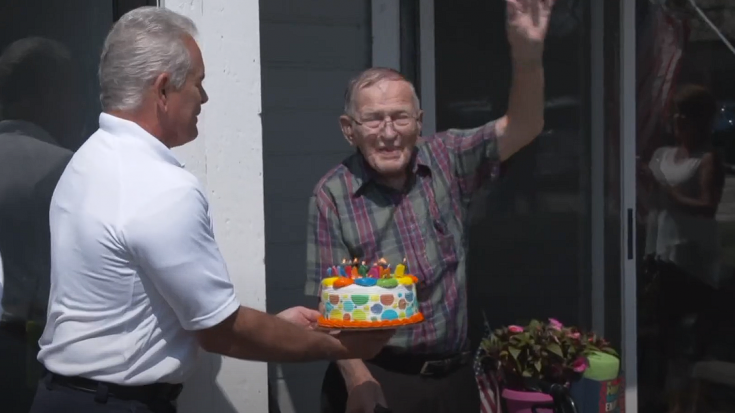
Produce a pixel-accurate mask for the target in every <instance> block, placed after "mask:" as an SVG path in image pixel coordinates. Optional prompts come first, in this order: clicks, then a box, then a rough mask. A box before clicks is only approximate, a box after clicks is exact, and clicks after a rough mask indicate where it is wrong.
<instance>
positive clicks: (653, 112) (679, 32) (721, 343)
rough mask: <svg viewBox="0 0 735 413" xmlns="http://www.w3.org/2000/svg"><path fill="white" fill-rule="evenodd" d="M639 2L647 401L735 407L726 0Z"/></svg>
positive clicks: (734, 156) (731, 62)
mask: <svg viewBox="0 0 735 413" xmlns="http://www.w3.org/2000/svg"><path fill="white" fill-rule="evenodd" d="M695 4H699V5H700V6H701V8H702V9H701V10H702V11H703V12H704V14H705V15H706V16H707V18H708V19H709V20H711V22H712V23H713V24H714V27H712V26H710V25H709V24H708V23H706V21H705V20H704V19H703V18H702V17H701V16H700V15H699V14H698V11H697V10H696V9H695V8H693V7H692V6H691V4H690V3H689V2H683V1H668V2H650V1H639V16H638V22H639V27H638V33H639V45H638V62H637V67H638V96H637V99H638V102H637V103H638V136H637V139H636V142H637V148H638V188H637V189H638V211H639V229H638V230H639V234H640V235H641V236H640V237H639V245H638V247H639V248H638V251H639V257H638V262H639V268H638V278H639V286H640V288H639V290H640V291H639V303H638V308H639V315H638V318H639V330H638V343H639V354H638V358H639V360H640V363H639V370H638V375H639V385H640V387H639V391H638V395H639V403H640V406H639V411H646V412H649V411H650V412H683V411H691V412H715V411H735V382H733V380H732V377H735V306H734V305H735V304H734V303H735V300H734V299H735V282H734V280H733V277H732V275H733V271H735V169H733V167H732V165H733V162H735V145H734V143H735V142H734V141H733V140H734V139H735V124H734V122H733V119H735V111H734V106H735V104H734V102H735V82H733V81H732V80H733V78H734V77H735V53H733V51H732V50H730V49H729V48H728V47H727V45H726V43H725V42H723V41H722V39H721V38H720V37H719V35H718V31H720V32H721V33H722V34H723V35H724V36H725V38H730V39H733V38H734V37H735V36H734V35H735V27H734V26H733V25H732V21H731V20H732V19H729V20H728V19H727V17H726V16H728V15H732V13H734V12H735V4H732V2H727V1H714V0H713V1H708V2H703V1H698V2H695Z"/></svg>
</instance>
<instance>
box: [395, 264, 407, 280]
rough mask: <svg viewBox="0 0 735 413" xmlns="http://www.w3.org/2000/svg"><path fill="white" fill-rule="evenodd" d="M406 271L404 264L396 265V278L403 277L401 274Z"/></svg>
mask: <svg viewBox="0 0 735 413" xmlns="http://www.w3.org/2000/svg"><path fill="white" fill-rule="evenodd" d="M405 273H406V266H405V265H403V264H398V265H396V274H395V276H396V278H400V277H403V275H404V274H405Z"/></svg>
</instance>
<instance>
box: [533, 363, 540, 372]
mask: <svg viewBox="0 0 735 413" xmlns="http://www.w3.org/2000/svg"><path fill="white" fill-rule="evenodd" d="M533 366H534V367H536V371H538V372H539V373H541V360H536V362H535V363H533Z"/></svg>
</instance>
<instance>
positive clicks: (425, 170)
mask: <svg viewBox="0 0 735 413" xmlns="http://www.w3.org/2000/svg"><path fill="white" fill-rule="evenodd" d="M344 165H345V166H346V167H347V170H348V171H349V174H350V175H351V179H352V181H353V185H352V188H353V191H352V196H353V197H358V196H360V195H361V194H362V193H363V192H364V191H363V190H364V188H366V187H367V186H368V185H369V184H370V183H372V182H374V181H375V180H376V178H377V177H378V172H377V171H375V169H373V168H372V167H371V166H370V164H368V162H367V160H366V159H365V157H364V156H363V155H362V153H361V152H360V151H359V150H358V151H357V153H356V156H351V157H349V158H348V159H347V160H346V161H345V163H344ZM410 169H411V173H412V174H415V175H419V174H430V173H431V165H430V163H429V162H428V159H427V158H426V151H424V150H421V147H420V146H418V145H417V146H416V147H414V149H413V154H412V155H411V161H410Z"/></svg>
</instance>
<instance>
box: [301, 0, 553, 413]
mask: <svg viewBox="0 0 735 413" xmlns="http://www.w3.org/2000/svg"><path fill="white" fill-rule="evenodd" d="M552 3H553V1H550V0H525V1H520V0H508V22H507V23H508V40H509V42H510V45H511V53H512V61H513V85H512V87H511V91H510V101H509V108H508V112H507V114H506V115H505V116H503V117H502V118H500V119H497V120H495V121H493V122H490V123H488V124H486V125H484V126H482V127H479V128H477V129H473V130H465V131H459V130H451V131H449V132H445V133H442V134H439V135H437V136H435V137H432V138H429V139H419V133H420V131H421V121H422V112H421V111H420V109H419V102H418V98H417V97H416V93H415V91H414V88H413V86H412V85H411V84H410V83H409V82H408V81H406V80H405V79H404V78H403V77H402V76H401V75H400V74H399V73H397V72H395V71H393V70H390V69H382V68H373V69H369V70H367V71H365V72H363V73H362V74H360V75H359V76H357V78H356V79H354V80H353V81H352V82H350V84H349V86H348V89H347V93H346V98H345V113H344V115H343V116H342V117H341V118H340V124H341V127H342V132H343V134H344V136H345V138H346V139H347V141H348V142H349V143H350V144H351V145H353V146H355V147H356V148H357V152H356V153H355V154H354V155H352V156H350V157H349V158H347V159H346V160H345V161H343V162H342V163H341V164H340V165H339V166H337V167H336V168H334V169H333V170H331V171H330V172H328V173H327V175H326V176H325V177H324V178H322V180H321V181H320V182H319V183H318V184H317V186H316V188H315V189H314V193H313V196H312V198H311V204H310V211H309V228H308V231H309V232H308V240H309V241H308V247H307V260H308V264H307V265H308V280H307V285H306V292H307V294H313V295H318V292H319V280H320V277H321V276H323V274H326V269H327V268H328V267H329V266H330V265H333V264H334V263H335V262H340V261H341V260H342V259H344V258H345V257H357V258H358V259H360V260H365V261H368V262H373V261H376V260H378V259H379V258H381V257H385V258H386V259H388V261H390V262H394V263H396V262H400V261H402V260H403V259H404V258H405V259H406V260H407V265H408V268H409V269H410V271H411V273H412V274H413V275H415V276H417V277H418V278H419V280H420V285H419V287H418V296H419V301H420V306H421V307H420V308H421V311H422V313H423V314H424V315H425V317H426V321H425V322H423V323H421V324H418V325H416V326H413V327H412V328H404V329H401V330H399V331H398V332H397V333H396V335H395V336H394V337H393V339H392V340H391V342H390V343H389V345H388V346H387V347H386V348H385V349H384V350H383V351H382V352H381V353H380V354H379V355H378V356H377V357H375V358H374V359H372V360H370V361H368V362H363V361H361V360H344V361H339V362H337V363H332V364H331V365H330V366H329V367H328V369H327V372H326V375H325V378H324V382H323V388H322V412H330V413H336V412H339V413H342V412H345V411H347V412H363V413H367V412H373V411H374V409H375V407H376V405H381V406H387V407H388V408H390V409H392V411H393V412H395V413H408V412H423V413H427V412H477V411H479V409H480V402H479V392H478V390H477V385H476V383H475V379H474V375H473V371H472V366H471V363H470V360H471V354H470V352H469V350H470V344H469V343H468V339H467V334H468V331H467V324H468V321H467V302H466V297H467V294H466V291H465V276H466V275H465V256H466V254H465V243H464V241H465V240H464V234H463V220H464V215H465V214H466V211H467V203H468V200H469V199H470V198H471V197H472V195H473V193H474V192H475V191H476V190H477V189H478V188H479V187H480V186H481V185H482V184H483V183H484V182H486V181H487V180H488V179H490V178H491V177H493V176H496V174H497V170H498V166H499V164H500V163H501V162H503V161H504V160H506V159H508V158H509V157H510V156H512V155H513V154H514V153H516V152H517V151H518V150H519V149H521V148H523V147H524V146H525V145H527V144H528V143H530V142H531V141H532V140H533V139H534V138H535V137H536V135H538V134H539V133H540V132H541V130H542V127H543V107H544V99H543V91H544V72H543V67H542V55H543V43H544V39H545V36H546V30H547V27H548V22H549V16H550V13H551V9H552V6H553V5H552Z"/></svg>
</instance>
